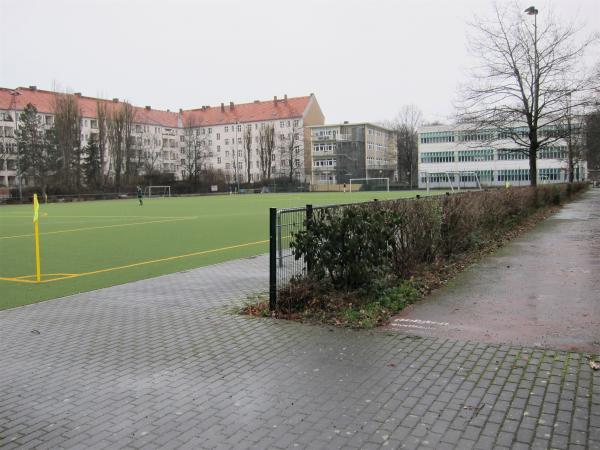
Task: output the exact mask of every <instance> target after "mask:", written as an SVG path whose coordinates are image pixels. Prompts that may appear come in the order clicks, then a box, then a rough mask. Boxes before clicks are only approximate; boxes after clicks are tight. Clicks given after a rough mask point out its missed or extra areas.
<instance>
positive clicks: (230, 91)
mask: <svg viewBox="0 0 600 450" xmlns="http://www.w3.org/2000/svg"><path fill="white" fill-rule="evenodd" d="M507 1H508V0H507ZM519 3H520V4H521V3H522V6H523V9H524V8H525V7H527V6H530V4H534V5H535V6H536V7H537V8H538V9H539V10H540V16H539V17H538V20H542V17H543V15H542V13H543V12H544V10H546V11H547V10H549V9H550V8H551V9H553V10H554V12H555V14H556V16H558V17H560V18H561V20H562V19H564V20H577V21H585V22H586V30H587V32H588V33H589V32H592V31H594V30H598V29H600V0H554V1H548V0H543V1H541V0H525V1H519ZM490 5H491V3H490V1H488V0H437V1H434V0H402V1H401V0H369V1H367V0H363V1H356V0H339V1H338V0H336V1H333V0H330V1H329V0H303V1H299V0H296V1H288V0H196V1H193V0H169V1H167V0H145V1H143V0H127V1H126V0H0V86H3V87H16V86H29V85H37V86H38V87H39V88H42V89H52V88H53V86H55V85H56V86H57V87H59V88H60V89H62V90H70V91H76V92H82V93H83V94H84V95H91V96H96V95H99V96H103V97H107V98H112V97H119V98H121V99H128V100H129V101H131V102H132V103H134V104H136V105H152V106H153V107H156V108H164V109H166V108H169V109H171V110H176V109H178V108H180V107H182V108H191V107H199V106H201V105H205V104H209V105H218V104H220V103H221V102H226V103H227V102H229V101H234V102H237V103H242V102H247V101H252V100H254V99H261V100H262V99H269V98H272V97H273V96H274V95H277V96H279V97H281V96H283V94H288V95H289V96H299V95H307V94H309V93H311V92H314V93H315V94H316V96H317V99H318V101H319V103H320V105H321V108H322V109H323V112H324V113H325V117H326V120H327V121H328V122H338V121H342V120H350V121H359V120H369V121H379V120H385V119H391V118H392V117H393V116H395V115H396V113H397V112H398V110H399V108H400V107H401V106H402V105H404V104H411V103H412V104H415V105H417V106H419V107H420V108H421V110H422V111H423V113H424V114H425V117H426V118H428V119H429V120H433V119H437V120H445V119H446V118H447V117H448V116H449V115H451V114H452V104H453V100H454V99H455V96H456V88H457V85H458V83H459V81H460V79H461V76H462V74H463V73H464V69H465V68H466V67H467V66H468V65H469V59H468V54H467V51H466V45H465V43H466V40H465V33H466V21H467V20H469V19H471V18H472V16H473V14H474V13H477V14H479V15H485V14H486V12H488V11H489V9H490ZM596 50H597V49H596ZM594 58H595V60H599V59H600V56H599V55H591V59H594Z"/></svg>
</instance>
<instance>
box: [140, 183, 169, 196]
mask: <svg viewBox="0 0 600 450" xmlns="http://www.w3.org/2000/svg"><path fill="white" fill-rule="evenodd" d="M144 194H145V196H146V197H148V198H152V196H154V197H170V196H171V186H146V189H145V193H144Z"/></svg>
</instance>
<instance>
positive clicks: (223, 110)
mask: <svg viewBox="0 0 600 450" xmlns="http://www.w3.org/2000/svg"><path fill="white" fill-rule="evenodd" d="M221 112H225V103H221Z"/></svg>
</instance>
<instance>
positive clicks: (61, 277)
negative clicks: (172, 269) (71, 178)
mask: <svg viewBox="0 0 600 450" xmlns="http://www.w3.org/2000/svg"><path fill="white" fill-rule="evenodd" d="M267 242H269V240H268V239H265V240H262V241H256V242H247V243H245V244H236V245H230V246H228V247H221V248H215V249H212V250H202V251H199V252H193V253H185V254H183V255H176V256H167V257H166V258H159V259H149V260H147V261H141V262H137V263H132V264H126V265H124V266H116V267H108V268H106V269H100V270H93V271H91V272H83V273H66V274H61V273H51V274H45V275H44V276H57V275H58V276H57V277H56V278H50V279H48V280H42V281H40V283H50V282H53V281H59V280H65V279H68V278H79V277H85V276H88V275H97V274H99V273H106V272H114V271H116V270H123V269H130V268H132V267H140V266H147V265H149V264H156V263H160V262H165V261H174V260H177V259H183V258H189V257H191V256H200V255H207V254H209V253H217V252H222V251H225V250H232V249H235V248H242V247H250V246H252V245H258V244H265V243H267ZM32 277H35V275H24V276H20V277H0V280H2V281H14V282H17V283H35V280H28V279H26V278H32Z"/></svg>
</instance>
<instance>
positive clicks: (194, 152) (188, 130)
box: [183, 116, 206, 185]
mask: <svg viewBox="0 0 600 450" xmlns="http://www.w3.org/2000/svg"><path fill="white" fill-rule="evenodd" d="M197 127H198V124H197V123H196V120H195V119H194V118H193V117H192V116H188V117H187V118H186V121H185V123H184V126H183V132H184V139H185V146H184V148H183V156H184V159H185V161H184V167H185V172H186V175H187V177H188V181H189V182H190V183H192V184H194V185H197V184H198V182H199V181H200V172H201V171H202V162H203V159H204V158H203V150H204V148H203V147H205V143H206V140H204V141H203V140H202V139H200V137H199V136H198V133H197ZM203 142H204V144H203Z"/></svg>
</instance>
